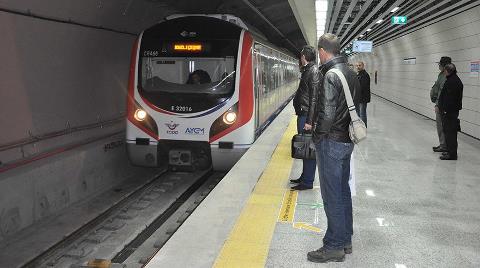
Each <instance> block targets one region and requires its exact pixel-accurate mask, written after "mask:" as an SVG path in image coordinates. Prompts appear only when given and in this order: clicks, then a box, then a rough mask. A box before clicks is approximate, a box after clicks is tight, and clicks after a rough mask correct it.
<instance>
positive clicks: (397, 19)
mask: <svg viewBox="0 0 480 268" xmlns="http://www.w3.org/2000/svg"><path fill="white" fill-rule="evenodd" d="M392 24H407V16H393V17H392Z"/></svg>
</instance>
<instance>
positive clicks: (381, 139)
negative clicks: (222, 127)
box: [146, 97, 480, 268]
mask: <svg viewBox="0 0 480 268" xmlns="http://www.w3.org/2000/svg"><path fill="white" fill-rule="evenodd" d="M432 109H433V108H432ZM295 124H296V117H295V116H294V112H293V109H292V106H291V104H290V105H288V106H287V107H286V108H285V109H284V111H282V113H280V115H279V116H278V117H277V118H276V119H275V121H274V122H273V123H272V124H271V125H270V127H269V128H268V129H267V130H266V131H265V132H264V133H263V134H262V136H261V137H260V138H259V140H258V141H257V142H256V143H255V144H254V145H253V147H252V148H251V149H250V150H249V151H248V152H247V153H246V154H245V155H244V157H243V158H242V159H241V160H240V161H239V162H238V163H237V164H236V165H235V166H234V168H233V169H232V170H231V171H230V172H229V173H228V174H227V175H226V176H225V178H224V179H223V180H222V181H221V182H220V183H219V184H218V185H217V187H216V188H215V189H214V190H213V191H212V192H211V193H210V195H209V196H208V197H207V198H206V199H205V200H204V201H203V202H202V203H201V204H200V206H199V207H198V208H197V209H196V210H195V211H194V212H193V213H192V215H191V216H190V217H189V218H188V219H187V220H186V221H185V223H184V224H183V225H182V226H181V227H180V228H179V229H178V230H177V232H176V233H175V234H174V235H173V236H172V237H171V238H170V240H169V241H168V242H167V243H166V244H165V245H164V247H163V248H162V249H161V250H160V251H159V252H158V253H157V255H155V257H153V258H152V259H151V260H150V261H149V263H148V264H147V266H146V267H327V266H328V267H394V268H406V267H480V255H479V254H478V253H479V252H480V239H478V238H479V234H480V224H479V222H480V206H479V204H480V197H479V195H478V193H479V192H480V177H479V175H478V174H479V173H478V171H479V167H480V141H478V140H475V139H473V138H471V137H468V136H466V135H463V134H459V159H458V161H442V160H440V159H439V155H438V154H437V153H434V152H432V146H435V145H437V142H438V139H437V136H436V128H435V125H434V124H435V122H434V121H432V120H430V119H427V118H425V117H423V116H421V115H418V114H416V113H413V112H411V111H409V110H406V109H404V108H402V107H400V106H396V105H395V104H393V103H390V102H388V101H386V100H383V99H381V98H378V97H372V102H371V103H370V104H369V106H368V126H369V128H368V139H367V140H366V141H364V142H362V143H361V144H360V145H357V146H355V150H354V153H353V162H354V165H353V166H354V169H353V172H352V174H353V175H354V177H355V181H356V186H355V189H356V196H354V197H353V213H354V235H353V254H349V255H346V259H345V261H344V262H342V263H328V264H317V263H311V262H309V261H308V260H307V252H308V251H312V250H316V249H318V248H320V247H321V246H322V238H323V235H324V231H325V230H326V227H327V226H326V217H325V213H324V210H323V206H322V199H321V196H320V189H319V185H318V174H317V178H316V180H315V187H314V189H312V190H305V191H300V192H296V191H290V186H291V185H290V184H289V179H290V178H297V177H298V176H299V175H300V173H301V161H300V160H293V159H292V158H290V140H291V137H292V136H293V135H294V134H295V132H296V127H295Z"/></svg>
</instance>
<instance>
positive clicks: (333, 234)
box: [305, 33, 360, 262]
mask: <svg viewBox="0 0 480 268" xmlns="http://www.w3.org/2000/svg"><path fill="white" fill-rule="evenodd" d="M318 53H319V56H320V61H321V62H322V64H323V65H322V67H321V70H320V71H321V74H322V75H323V79H322V81H321V82H320V85H321V86H320V87H319V90H318V92H317V93H318V96H317V97H316V98H315V99H316V102H315V104H314V105H313V106H315V116H314V118H316V120H315V121H314V123H313V126H311V125H309V124H306V125H305V128H306V129H310V128H312V127H313V142H314V143H315V149H316V157H317V166H318V173H319V178H320V190H321V194H322V199H323V207H324V210H325V214H326V216H327V223H328V227H327V231H326V232H325V236H324V238H323V247H322V248H320V249H318V250H315V251H312V252H309V253H308V254H307V258H308V260H309V261H312V262H330V261H337V262H339V261H344V260H345V254H349V253H352V235H353V217H352V197H351V194H350V186H349V185H348V180H349V178H350V156H351V154H352V151H353V147H354V144H353V143H352V141H351V139H350V136H349V132H348V127H349V124H350V121H351V118H350V113H349V107H347V101H346V98H345V94H344V91H343V85H342V82H341V80H340V77H339V76H338V75H337V74H336V73H334V72H332V71H330V70H332V69H337V70H339V71H340V72H341V73H342V74H343V76H344V77H345V79H346V81H347V84H348V88H349V90H350V93H351V95H352V98H353V102H354V103H355V105H357V104H358V103H359V97H360V96H359V90H360V85H359V82H358V79H357V76H356V74H355V72H354V71H353V70H352V69H350V68H349V67H348V65H347V64H348V62H347V59H346V58H345V57H343V56H340V55H339V54H340V43H339V40H338V38H337V37H336V36H335V35H333V34H330V33H326V34H324V35H322V36H321V37H320V39H319V40H318ZM321 77H322V76H321ZM351 109H354V107H351Z"/></svg>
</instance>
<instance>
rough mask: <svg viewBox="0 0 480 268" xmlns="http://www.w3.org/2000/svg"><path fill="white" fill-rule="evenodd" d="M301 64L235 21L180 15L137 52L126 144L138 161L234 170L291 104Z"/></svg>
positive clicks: (146, 37)
mask: <svg viewBox="0 0 480 268" xmlns="http://www.w3.org/2000/svg"><path fill="white" fill-rule="evenodd" d="M298 77H299V71H298V59H296V58H295V57H293V56H292V55H290V54H289V53H288V52H285V51H284V50H280V49H278V48H275V46H273V45H272V44H270V43H268V42H267V41H265V40H264V39H262V38H260V37H259V36H258V35H256V34H254V33H252V32H251V31H249V30H248V29H247V27H246V26H245V25H244V24H243V22H242V21H241V20H239V19H238V18H235V17H233V16H231V15H176V16H171V17H169V18H167V19H166V20H165V21H163V22H161V23H158V24H157V25H155V26H153V27H151V28H149V29H147V30H145V31H144V32H143V33H142V34H141V35H140V36H139V38H138V40H137V41H136V43H135V46H134V48H133V51H132V59H131V67H130V81H129V86H128V100H127V113H128V115H127V134H126V143H127V151H128V156H129V158H130V160H131V162H132V163H133V164H135V165H141V166H150V167H155V166H161V165H165V164H168V165H169V166H170V167H171V168H173V169H183V168H185V169H206V168H209V167H210V166H211V165H213V168H214V170H227V169H229V168H230V167H232V166H233V164H235V162H237V161H238V159H239V158H240V157H241V156H242V155H243V154H244V153H245V151H246V150H247V149H248V148H249V147H250V146H251V145H252V144H253V142H254V141H255V140H256V139H257V138H258V136H259V135H260V134H261V133H262V131H263V130H264V129H265V128H266V127H267V126H268V124H269V123H270V122H271V120H273V118H274V117H275V116H276V115H277V114H278V112H279V111H281V109H282V108H283V107H284V106H285V105H286V104H287V103H288V101H289V100H290V99H291V97H292V96H293V94H294V92H295V90H296V89H297V87H298V81H299V79H298Z"/></svg>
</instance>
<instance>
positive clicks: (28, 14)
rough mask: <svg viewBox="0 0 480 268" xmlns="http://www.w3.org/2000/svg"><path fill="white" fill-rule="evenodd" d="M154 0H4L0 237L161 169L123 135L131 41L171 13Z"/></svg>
mask: <svg viewBox="0 0 480 268" xmlns="http://www.w3.org/2000/svg"><path fill="white" fill-rule="evenodd" d="M153 3H154V2H153V1H131V0H118V1H74V0H47V1H16V0H9V1H4V0H0V8H1V9H2V10H0V36H1V38H0V59H2V64H0V129H1V131H0V242H2V240H8V239H9V238H12V237H13V235H14V234H15V233H17V232H18V231H20V230H22V229H24V228H25V227H28V226H30V225H32V224H33V223H35V222H38V221H41V220H42V219H46V218H47V217H48V216H52V215H55V213H58V212H60V211H61V210H63V209H66V208H68V207H69V206H70V205H71V204H73V203H75V202H79V201H83V200H86V199H88V198H89V197H91V196H93V195H95V194H98V193H100V192H103V191H106V190H107V189H109V188H112V187H114V186H115V185H118V184H119V183H121V182H122V181H125V180H126V179H136V177H138V176H145V175H151V174H153V173H155V170H152V169H143V168H138V167H133V166H131V165H130V164H129V162H128V159H127V157H126V152H125V147H124V144H123V142H124V135H125V134H124V131H125V119H124V118H125V110H126V108H125V104H126V90H127V89H126V88H127V82H128V71H129V64H130V53H131V48H132V45H133V42H134V40H135V38H136V36H137V34H138V33H139V32H140V31H141V30H143V29H144V28H146V27H147V26H149V25H152V24H154V23H155V22H156V21H158V20H160V19H161V18H163V16H162V14H165V12H171V11H168V10H166V9H163V10H161V6H159V5H158V4H155V5H154V4H153ZM85 126H88V127H85ZM48 133H57V134H58V135H54V136H52V137H49V138H47V139H42V138H39V137H42V136H43V135H45V134H48ZM32 140H33V142H32ZM19 141H29V142H26V143H25V144H23V145H18V146H15V144H17V143H18V142H19ZM12 144H13V145H14V146H11V147H8V146H7V147H6V145H12ZM17 163H20V164H19V165H17Z"/></svg>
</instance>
